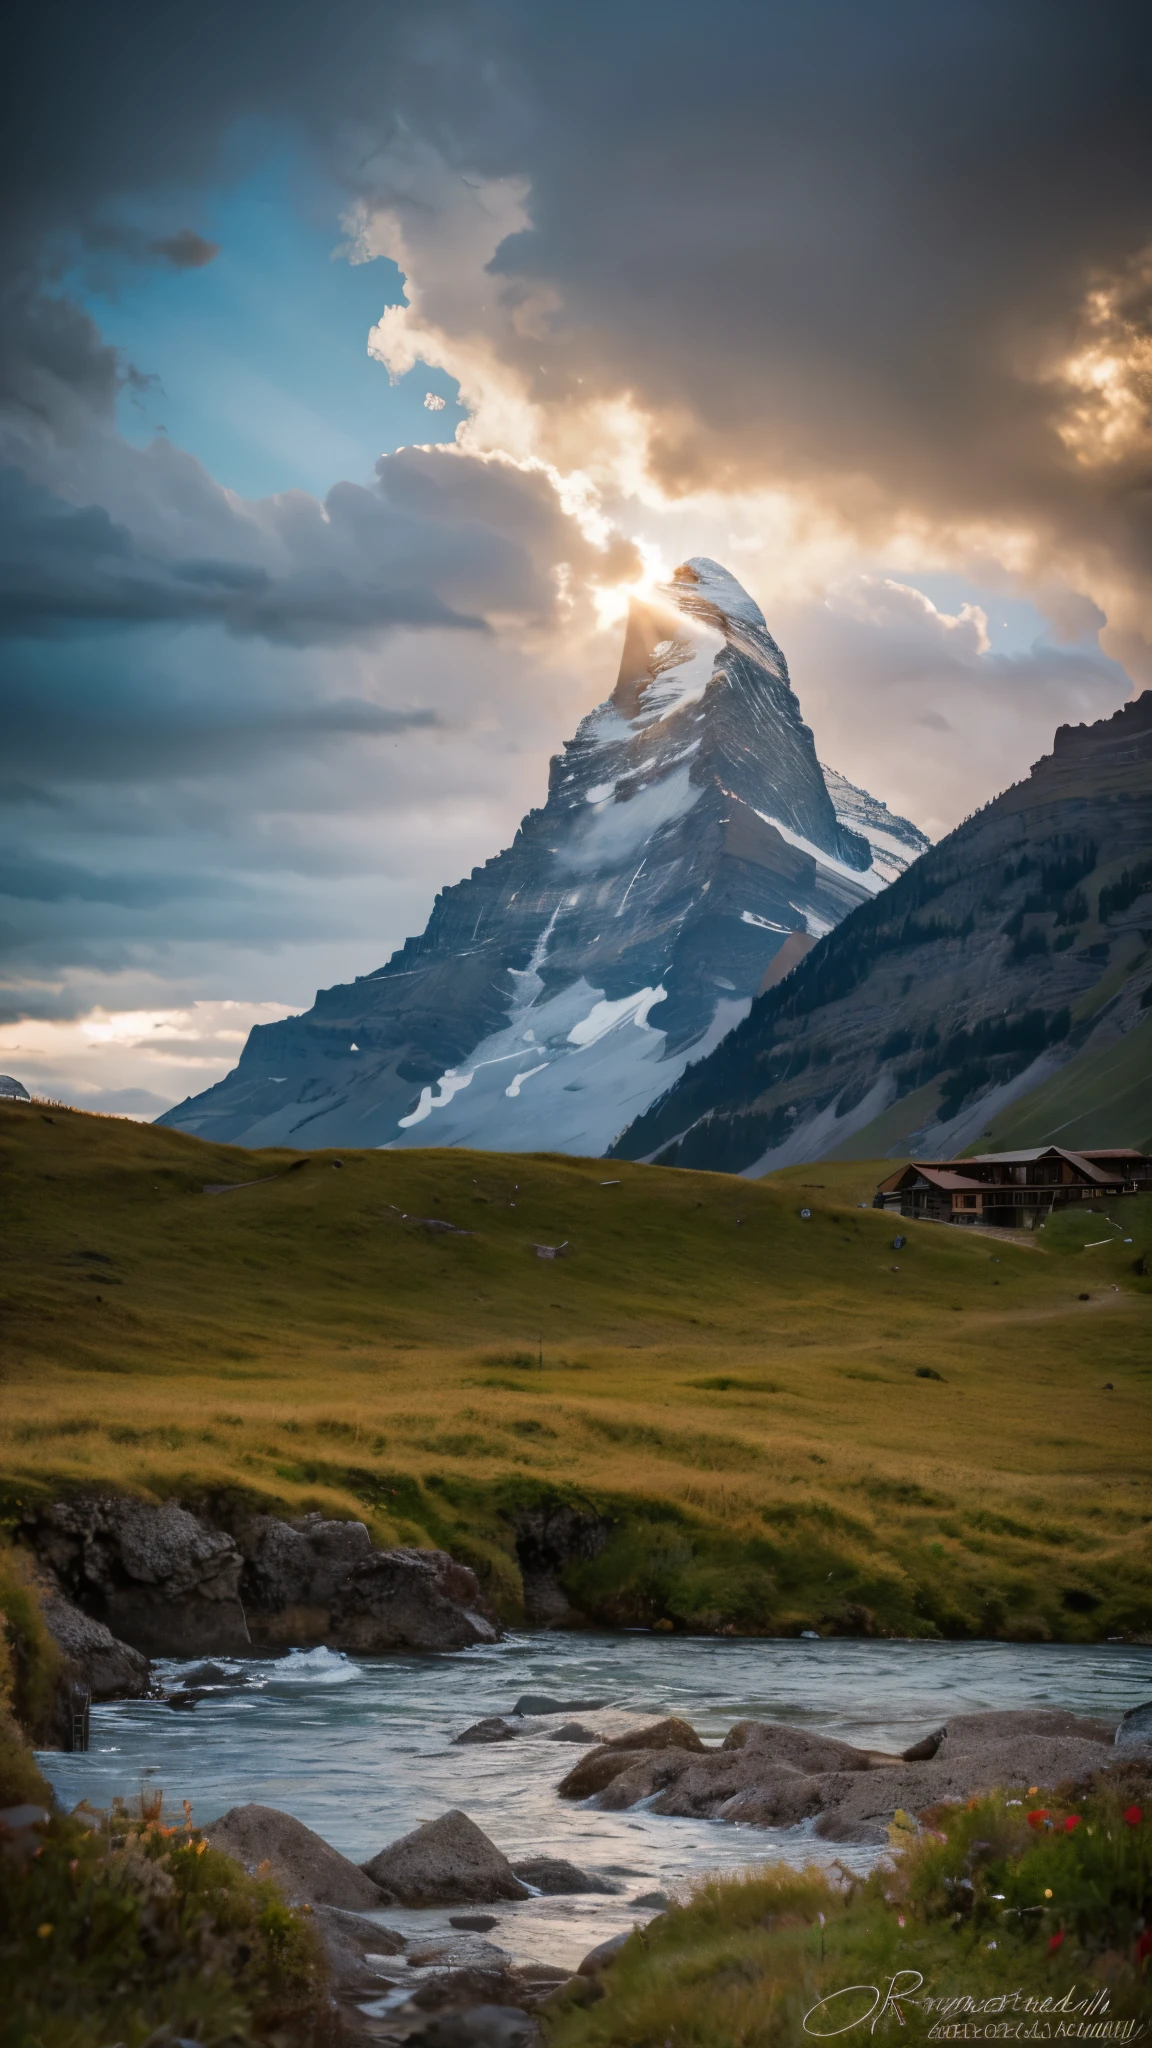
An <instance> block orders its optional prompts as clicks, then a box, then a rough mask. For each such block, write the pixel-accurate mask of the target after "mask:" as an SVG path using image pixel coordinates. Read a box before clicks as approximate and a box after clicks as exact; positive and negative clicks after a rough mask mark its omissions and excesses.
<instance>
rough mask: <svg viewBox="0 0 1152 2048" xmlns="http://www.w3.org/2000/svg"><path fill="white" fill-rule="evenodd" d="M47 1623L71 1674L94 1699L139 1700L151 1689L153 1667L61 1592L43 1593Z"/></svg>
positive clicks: (42, 1611)
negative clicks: (85, 1687)
mask: <svg viewBox="0 0 1152 2048" xmlns="http://www.w3.org/2000/svg"><path fill="white" fill-rule="evenodd" d="M40 1612H41V1613H42V1615H43V1617H44V1624H45V1627H46V1628H47V1630H48V1633H49V1635H50V1636H51V1637H52V1640H53V1642H54V1643H55V1644H56V1646H57V1648H58V1649H59V1650H62V1651H63V1653H64V1656H65V1657H66V1659H67V1661H68V1666H69V1676H70V1677H74V1678H75V1679H76V1681H77V1682H78V1683H79V1684H81V1685H84V1686H87V1688H88V1690H89V1692H90V1693H91V1695H92V1698H93V1699H94V1700H138V1699H143V1698H145V1696H146V1695H147V1694H148V1693H149V1692H150V1691H151V1689H152V1666H151V1664H150V1663H149V1661H148V1659H147V1657H145V1656H144V1655H143V1654H142V1653H141V1652H140V1651H139V1650H134V1649H132V1647H131V1645H130V1644H128V1643H122V1642H119V1641H118V1640H117V1638H116V1637H115V1636H114V1635H113V1634H112V1631H111V1629H110V1628H106V1627H105V1625H104V1623H103V1622H102V1621H94V1620H93V1619H92V1616H91V1615H90V1614H84V1613H82V1612H81V1610H80V1608H79V1607H74V1606H73V1604H72V1602H71V1601H70V1600H66V1599H65V1598H64V1596H63V1594H62V1593H52V1592H47V1593H45V1594H43V1595H42V1597H41V1601H40Z"/></svg>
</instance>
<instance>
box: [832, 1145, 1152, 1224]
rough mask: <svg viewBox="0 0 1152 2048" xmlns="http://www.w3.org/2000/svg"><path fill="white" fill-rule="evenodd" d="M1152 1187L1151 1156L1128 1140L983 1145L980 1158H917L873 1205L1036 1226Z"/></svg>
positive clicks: (934, 1218)
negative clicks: (1098, 1146)
mask: <svg viewBox="0 0 1152 2048" xmlns="http://www.w3.org/2000/svg"><path fill="white" fill-rule="evenodd" d="M1149 1191H1152V1159H1149V1158H1148V1157H1147V1156H1146V1155H1145V1154H1144V1153H1143V1152H1136V1151H1133V1150H1132V1149H1131V1148H1129V1147H1125V1146H1114V1147H1111V1148H1109V1149H1106V1150H1100V1151H1098V1150H1092V1151H1089V1152H1070V1151H1068V1150H1066V1149H1065V1147H1064V1146H1063V1145H1044V1146H1039V1147H1037V1148H1036V1150H1034V1151H1031V1152H982V1153H978V1154H977V1155H976V1157H975V1158H974V1159H924V1160H920V1159H917V1160H914V1161H913V1162H912V1164H911V1165H910V1166H901V1167H899V1168H898V1169H897V1171H896V1172H895V1173H893V1174H891V1175H890V1176H889V1178H888V1179H887V1180H885V1181H881V1183H880V1186H879V1188H878V1189H877V1191H876V1194H875V1195H874V1197H873V1200H872V1206H873V1208H874V1209H895V1210H898V1211H899V1213H900V1215H901V1216H907V1217H909V1218H910V1219H914V1218H919V1219H921V1220H923V1221H927V1222H930V1223H994V1224H998V1225H1000V1226H1013V1225H1014V1226H1015V1227H1016V1228H1017V1229H1019V1228H1021V1227H1023V1228H1024V1229H1025V1230H1034V1229H1035V1228H1036V1225H1037V1224H1038V1223H1043V1222H1044V1220H1045V1218H1046V1217H1047V1216H1050V1215H1051V1213H1052V1210H1053V1209H1056V1208H1064V1207H1066V1206H1068V1205H1069V1204H1071V1203H1076V1202H1096V1201H1100V1200H1101V1199H1102V1198H1103V1199H1106V1200H1109V1201H1111V1200H1112V1199H1113V1198H1115V1197H1116V1196H1119V1195H1139V1194H1146V1193H1148V1192H1149Z"/></svg>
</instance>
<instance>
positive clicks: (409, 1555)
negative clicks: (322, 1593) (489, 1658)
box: [328, 1550, 502, 1656]
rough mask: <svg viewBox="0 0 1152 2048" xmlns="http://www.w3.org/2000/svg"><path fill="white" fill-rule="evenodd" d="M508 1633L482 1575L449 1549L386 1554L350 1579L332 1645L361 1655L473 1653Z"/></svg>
mask: <svg viewBox="0 0 1152 2048" xmlns="http://www.w3.org/2000/svg"><path fill="white" fill-rule="evenodd" d="M501 1633H502V1631H501V1629H500V1625H499V1623H498V1622H497V1621H496V1619H495V1616H494V1615H493V1614H492V1610H491V1608H490V1607H489V1606H488V1603H487V1601H486V1600H485V1598H484V1595H483V1594H482V1592H481V1590H480V1582H479V1580H478V1579H477V1577H476V1574H475V1572H473V1571H470V1570H469V1568H468V1566H467V1565H465V1564H458V1563H457V1562H456V1559H455V1558H452V1557H449V1556H448V1553H447V1551H444V1550H378V1551H374V1552H372V1554H371V1555H370V1556H369V1557H368V1558H367V1559H366V1560H365V1561H364V1563H363V1564H359V1565H356V1566H355V1567H354V1569H353V1570H352V1571H351V1572H350V1573H349V1575H348V1577H347V1578H346V1579H345V1580H344V1583H343V1585H342V1586H341V1588H340V1590H339V1591H338V1593H337V1595H336V1598H335V1601H334V1603H333V1608H332V1623H331V1630H330V1633H329V1638H328V1640H329V1642H330V1643H331V1645H332V1647H333V1648H334V1649H337V1650H347V1651H350V1652H351V1653H352V1654H353V1655H359V1656H375V1655H377V1654H379V1653H380V1652H381V1651H384V1650H465V1649H468V1648H470V1647H471V1645H472V1644H474V1643H494V1642H497V1641H498V1640H499V1638H500V1635H501Z"/></svg>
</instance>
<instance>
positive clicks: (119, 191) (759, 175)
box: [3, 0, 1152, 564]
mask: <svg viewBox="0 0 1152 2048" xmlns="http://www.w3.org/2000/svg"><path fill="white" fill-rule="evenodd" d="M1145 27H1146V18H1145V11H1144V9H1143V8H1141V7H1139V6H1137V5H1135V4H1133V0H1094V4H1092V5H1088V4H1086V0H1062V4H1053V0H1007V4H1006V0H942V4H940V5H937V6H935V7H931V8H925V7H924V6H923V4H922V0H866V4H861V0H809V4H807V5H805V6H804V7H795V6H791V5H783V4H780V0H776V4H771V0H769V4H765V0H755V4H752V0H717V4H715V5H713V6H712V7H710V8H709V9H707V10H703V9H701V8H700V7H699V5H698V4H697V0H691V4H689V0H666V4H664V5H662V6H661V7H659V8H656V7H655V6H654V5H652V4H651V0H631V4H629V0H624V4H619V0H614V4H611V5H610V4H608V0H586V4H585V5H583V6H582V7H580V8H578V9H577V8H568V9H560V8H540V7H538V6H532V5H529V4H528V0H505V4H496V0H486V4H481V5H466V4H461V5H451V4H448V5H439V6H437V5H435V4H429V0H423V4H420V5H416V4H414V0H413V4H411V5H405V4H403V0H392V4H391V5H390V6H389V7H388V8H386V9H381V8H375V7H371V6H368V5H367V4H365V0H332V4H331V5H330V6H329V7H327V8H326V9H324V10H323V11H322V12H317V11H316V10H315V9H312V8H310V7H307V6H305V5H304V4H303V0H295V4H289V5H286V6H281V5H277V6H276V7H275V8H273V7H272V6H271V5H270V4H269V0H253V4H251V5H249V6H248V7H245V8H242V9H233V8H225V7H223V6H212V5H207V6H205V7H203V8H199V9H197V10H196V11H195V13H194V14H191V15H189V14H186V13H185V12H183V11H181V10H177V9H175V8H174V7H170V6H164V5H161V6H155V5H152V4H149V5H145V4H143V0H131V4H129V0H120V4H119V5H116V4H114V5H112V6H111V7H110V8H108V9H102V10H100V11H99V12H98V13H94V12H93V11H92V10H90V9H81V8H79V7H78V6H75V5H64V4H59V0H58V4H56V5H55V6H51V5H50V6H48V7H47V8H45V9H42V10H37V12H36V14H35V16H32V17H30V18H28V19H27V20H26V24H25V28H24V31H23V33H24V38H25V43H24V55H25V64H26V66H27V72H26V77H25V82H24V83H23V85H22V87H21V89H20V93H19V95H18V98H17V101H16V104H15V106H14V109H13V117H12V119H11V120H10V122H9V123H8V124H7V126H6V128H5V129H4V145H3V146H4V147H5V148H6V149H7V150H8V152H9V153H10V154H11V155H12V156H14V157H17V158H18V161H19V164H20V166H21V179H22V183H21V187H20V192H19V196H17V197H14V198H13V199H12V200H11V201H10V202H9V209H8V217H9V224H10V226H11V227H12V228H13V229H14V230H19V234H20V237H21V240H22V243H23V245H24V246H27V245H28V244H29V240H30V238H31V239H32V240H34V238H35V236H36V235H37V234H39V235H40V236H42V237H43V236H48V235H50V233H51V232H53V231H58V230H60V229H62V228H65V227H66V228H67V229H68V230H69V231H75V230H76V229H77V228H82V227H83V225H84V223H85V222H88V223H89V225H90V228H91V231H92V232H93V233H94V234H95V233H96V232H97V231H98V225H99V222H100V221H101V220H106V219H107V218H108V217H109V215H110V211H111V210H113V209H114V208H115V206H116V205H117V204H119V203H120V202H122V201H123V202H125V203H127V202H128V201H130V200H131V198H132V197H133V196H134V195H136V194H138V193H139V192H140V191H141V190H143V189H145V188H155V187H157V186H159V187H161V188H163V187H164V186H165V184H168V185H171V186H173V187H176V186H178V185H179V184H180V183H181V181H183V182H185V183H186V182H188V181H195V180H196V179H198V178H202V177H203V176H205V175H206V174H207V173H208V172H209V171H210V170H211V169H212V167H213V165H214V163H215V161H216V158H217V152H218V151H219V148H220V146H221V142H222V139H223V137H224V136H225V135H226V134H229V133H232V134H233V135H235V133H236V124H237V123H243V121H244V119H245V117H250V116H255V117H261V116H262V117H265V118H270V119H273V120H281V121H286V122H288V123H289V124H291V126H292V127H293V128H294V129H295V131H296V132H297V133H298V134H299V135H301V136H302V137H305V138H307V139H308V140H309V141H310V142H311V144H312V145H313V146H315V147H316V148H318V149H320V150H322V151H324V152H325V154H326V155H327V156H328V158H329V160H330V161H335V160H337V159H338V160H339V162H340V163H341V165H342V166H343V167H344V172H345V175H346V176H347V178H348V179H349V182H350V183H352V184H355V185H358V186H359V187H360V188H361V189H362V190H364V191H365V192H367V193H368V194H369V195H370V194H371V191H372V184H373V177H374V166H375V165H377V164H378V162H379V160H380V151H381V150H382V149H386V148H387V147H388V146H389V145H390V144H393V143H395V141H396V138H397V136H398V135H401V134H410V133H412V132H417V133H420V134H422V135H424V136H425V137H426V138H427V139H428V140H429V141H430V142H431V143H432V144H433V145H434V146H435V147H436V148H437V149H438V150H439V151H440V152H441V153H442V154H443V155H444V156H445V157H446V158H447V159H448V160H449V161H450V162H452V163H453V164H455V165H456V166H457V167H458V168H459V169H460V170H461V171H462V172H466V171H479V172H480V173H482V174H484V175H506V174H519V175H524V176H526V177H527V178H528V179H529V180H530V183H531V194H530V202H529V204H530V211H531V215H532V223H533V224H532V226H531V228H530V229H529V230H527V231H526V232H524V233H523V234H519V235H516V236H513V237H511V238H510V239H509V240H508V241H506V242H505V244H504V246H503V247H502V249H501V250H500V251H499V252H498V254H497V257H496V259H495V261H494V263H493V265H492V270H493V276H494V289H495V290H496V291H498V292H502V293H503V294H504V296H505V299H506V301H507V305H508V309H509V312H510V313H511V312H514V310H515V306H516V302H517V300H518V298H520V297H521V296H522V294H523V293H524V291H525V290H527V289H529V288H532V287H535V286H537V285H540V284H544V285H547V286H552V287H554V288H555V289H556V290H557V291H558V293H559V294H560V299H561V308H560V311H559V312H558V314H557V315H556V317H555V318H554V320H553V321H552V323H551V326H550V329H549V330H548V331H547V332H546V333H545V334H544V335H543V337H542V336H541V335H540V333H539V332H538V331H536V330H535V329H533V330H532V331H531V332H520V331H519V330H518V329H517V327H516V325H515V322H514V321H513V320H511V319H510V320H509V323H508V326H507V330H506V333H505V336H504V346H505V351H506V353H507V354H508V355H510V356H515V357H517V358H518V359H519V362H520V365H521V367H522V369H523V371H524V374H525V376H526V377H527V378H528V379H529V380H530V382H531V383H532V385H533V387H534V389H535V390H536V391H537V394H538V395H539V396H541V397H542V398H545V399H546V400H547V401H548V402H550V403H553V404H555V403H557V402H562V401H563V400H564V398H565V397H567V398H574V397H575V395H576V393H577V389H579V392H580V395H581V397H582V398H584V399H586V398H587V397H588V396H590V395H591V393H592V392H593V391H594V390H595V389H597V388H599V389H603V390H604V391H605V392H613V393H615V392H619V391H621V390H629V391H632V392H634V393H635V394H636V395H637V397H638V398H639V399H640V400H641V401H642V402H643V403H644V404H645V405H647V406H648V407H650V408H651V409H652V410H653V411H654V412H655V414H656V416H657V420H658V433H657V439H656V443H655V446H654V451H653V459H654V462H655V465H656V467H657V469H658V471H659V473H660V474H661V476H662V478H663V479H664V481H665V483H666V485H667V486H668V487H670V488H672V489H676V488H679V487H687V486H694V485H697V484H699V483H700V482H701V481H706V482H708V483H711V484H714V485H719V486H720V487H724V486H726V485H729V484H732V483H736V482H742V483H747V482H750V481H753V482H765V481H796V480H812V479H814V480H817V481H819V480H821V479H823V480H825V482H826V485H827V488H828V489H829V490H830V491H833V492H834V493H835V494H836V495H837V499H838V502H839V504H840V506H841V508H842V509H844V510H846V511H848V512H849V513H850V514H851V515H852V516H853V517H854V518H855V519H856V520H857V521H858V523H860V524H861V525H862V526H866V525H867V524H868V522H869V519H870V517H881V516H886V515H887V513H888V512H889V511H890V507H891V504H892V502H893V501H894V500H897V501H900V502H902V503H905V504H907V505H908V507H909V508H911V509H912V510H923V511H925V512H927V513H929V514H931V515H932V516H934V517H942V516H947V517H964V518H979V517H986V516H992V515H994V514H996V515H1003V516H1009V517H1010V516H1015V515H1019V516H1022V517H1027V518H1030V519H1033V520H1038V521H1039V522H1040V524H1041V526H1042V527H1044V528H1045V529H1046V530H1047V529H1052V530H1054V531H1056V530H1067V531H1068V532H1070V533H1073V534H1079V535H1085V536H1088V537H1089V538H1090V539H1092V540H1093V541H1094V542H1095V543H1098V544H1100V545H1102V546H1105V547H1107V548H1108V549H1110V550H1112V551H1114V552H1115V553H1116V555H1117V557H1118V558H1119V559H1120V560H1121V561H1127V562H1128V563H1130V564H1133V563H1136V562H1137V561H1138V560H1139V559H1140V558H1141V550H1142V549H1143V547H1144V546H1145V544H1146V540H1147V525H1146V521H1147V517H1148V494H1147V491H1146V489H1145V490H1144V491H1143V492H1141V491H1139V490H1134V489H1133V478H1132V475H1131V474H1130V472H1128V471H1125V472H1124V473H1123V474H1122V475H1116V476H1114V477H1112V478H1111V480H1110V481H1103V482H1102V481H1101V480H1100V479H1099V478H1098V477H1097V476H1096V475H1095V474H1094V473H1093V472H1092V471H1091V470H1090V469H1086V468H1085V467H1084V466H1083V465H1077V463H1076V462H1075V461H1074V460H1073V459H1072V458H1071V456H1070V455H1069V454H1068V452H1067V451H1066V449H1065V448H1064V445H1063V443H1062V442H1061V441H1060V440H1059V438H1058V436H1057V435H1056V434H1055V432H1054V431H1053V410H1054V406H1055V403H1056V399H1055V396H1054V393H1053V389H1052V388H1051V387H1050V386H1049V385H1048V384H1046V383H1045V382H1044V381H1043V380H1042V379H1040V378H1039V377H1038V376H1037V375H1035V374H1034V372H1035V370H1036V367H1037V361H1038V359H1039V357H1040V356H1042V355H1043V354H1044V353H1045V351H1048V350H1053V351H1055V352H1057V353H1058V352H1059V350H1060V349H1061V348H1063V347H1066V346H1068V345H1070V343H1071V339H1072V336H1073V332H1074V329H1075V322H1076V318H1077V309H1078V308H1079V306H1080V304H1081V301H1082V299H1083V295H1084V292H1085V290H1086V288H1087V286H1088V284H1089V282H1090V281H1091V279H1092V277H1093V275H1094V274H1096V273H1100V272H1109V271H1121V270H1123V268H1124V266H1125V264H1127V263H1128V262H1129V261H1130V260H1131V259H1132V258H1133V256H1134V255H1135V254H1136V252H1137V251H1138V250H1139V248H1140V247H1141V245H1142V244H1143V243H1144V242H1146V241H1147V240H1148V239H1149V237H1150V236H1152V176H1150V171H1152V123H1149V121H1148V105H1149V98H1150V86H1152V79H1150V73H1149V59H1148V47H1149V43H1150V41H1152V39H1149V38H1148V37H1147V36H1146V35H1145V34H1144V33H1143V29H1144V28H1145ZM37 87H39V89H37ZM255 132H256V131H255V129H254V127H253V124H252V122H251V121H250V122H249V124H248V128H247V130H243V129H241V131H240V133H241V140H240V141H239V142H236V141H234V142H233V144H232V147H233V149H236V148H241V149H242V148H243V146H244V144H243V139H242V137H243V134H244V133H247V134H248V135H249V137H251V136H252V135H253V134H254V133H255ZM9 189H10V190H14V187H13V186H10V188H9ZM578 378H579V379H581V380H582V382H581V383H580V385H579V387H578V386H577V381H576V380H577V379H578Z"/></svg>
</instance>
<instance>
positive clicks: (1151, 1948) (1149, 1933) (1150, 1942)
mask: <svg viewBox="0 0 1152 2048" xmlns="http://www.w3.org/2000/svg"><path fill="white" fill-rule="evenodd" d="M1148 1956H1152V1927H1146V1928H1145V1929H1144V1932H1143V1934H1142V1935H1141V1936H1140V1939H1139V1941H1138V1942H1137V1943H1136V1962H1137V1966H1139V1965H1140V1964H1141V1963H1143V1962H1144V1961H1145V1960H1146V1959H1147V1957H1148Z"/></svg>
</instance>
